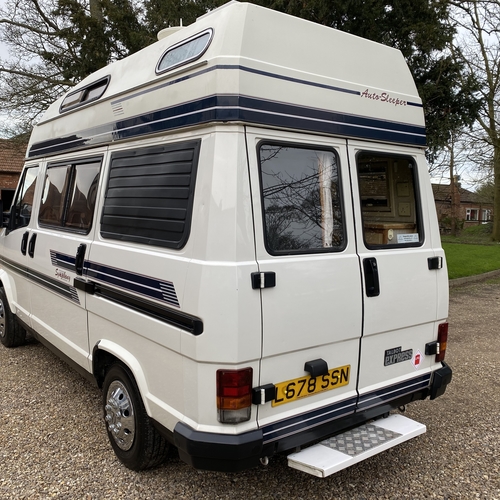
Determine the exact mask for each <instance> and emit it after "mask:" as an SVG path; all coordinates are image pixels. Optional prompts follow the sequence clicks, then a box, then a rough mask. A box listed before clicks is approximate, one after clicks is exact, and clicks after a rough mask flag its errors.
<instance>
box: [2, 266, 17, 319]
mask: <svg viewBox="0 0 500 500" xmlns="http://www.w3.org/2000/svg"><path fill="white" fill-rule="evenodd" d="M0 287H1V288H3V290H4V292H5V296H6V297H7V300H8V302H9V307H10V310H11V312H12V314H17V307H16V303H17V302H16V300H15V298H16V297H17V294H16V284H15V283H14V281H13V280H11V279H10V277H9V275H8V274H7V272H6V271H5V270H4V269H0Z"/></svg>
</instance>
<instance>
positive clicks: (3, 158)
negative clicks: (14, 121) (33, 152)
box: [0, 139, 26, 173]
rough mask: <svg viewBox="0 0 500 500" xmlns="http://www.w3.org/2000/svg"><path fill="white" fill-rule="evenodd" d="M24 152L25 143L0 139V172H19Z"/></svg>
mask: <svg viewBox="0 0 500 500" xmlns="http://www.w3.org/2000/svg"><path fill="white" fill-rule="evenodd" d="M25 153H26V144H21V143H19V142H17V141H12V140H9V139H0V172H13V173H19V172H21V170H22V168H23V164H24V156H25Z"/></svg>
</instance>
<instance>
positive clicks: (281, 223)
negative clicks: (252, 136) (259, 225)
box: [259, 144, 345, 254]
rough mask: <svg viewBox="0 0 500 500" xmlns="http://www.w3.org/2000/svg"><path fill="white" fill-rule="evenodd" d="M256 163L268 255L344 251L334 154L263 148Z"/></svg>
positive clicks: (288, 147)
mask: <svg viewBox="0 0 500 500" xmlns="http://www.w3.org/2000/svg"><path fill="white" fill-rule="evenodd" d="M259 160H260V168H261V179H262V196H263V202H264V226H265V237H266V245H267V248H268V251H269V252H270V253H271V254H279V253H307V252H318V251H338V250H342V249H343V248H344V247H345V235H344V220H343V213H342V203H341V193H340V182H339V164H338V157H337V155H336V153H335V152H334V151H331V150H322V149H314V148H306V147H296V146H286V145H282V144H263V145H261V146H260V150H259Z"/></svg>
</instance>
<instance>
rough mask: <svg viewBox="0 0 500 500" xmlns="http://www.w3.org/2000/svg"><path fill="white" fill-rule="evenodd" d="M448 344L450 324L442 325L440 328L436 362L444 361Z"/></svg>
mask: <svg viewBox="0 0 500 500" xmlns="http://www.w3.org/2000/svg"><path fill="white" fill-rule="evenodd" d="M447 343H448V323H441V324H440V325H439V326H438V346H439V347H438V349H439V350H438V352H437V354H436V362H438V361H444V356H445V354H446V344H447Z"/></svg>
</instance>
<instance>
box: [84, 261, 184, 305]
mask: <svg viewBox="0 0 500 500" xmlns="http://www.w3.org/2000/svg"><path fill="white" fill-rule="evenodd" d="M85 273H86V275H87V276H88V277H90V278H92V279H93V280H94V281H95V282H96V283H103V284H106V285H112V286H114V287H117V288H121V289H122V290H126V291H128V292H131V293H134V294H138V295H141V296H143V297H147V298H149V299H155V300H158V301H160V302H163V303H166V304H169V305H171V306H175V307H179V300H178V299H177V294H176V292H175V287H174V284H173V283H172V282H170V281H165V280H159V279H157V278H153V277H150V276H143V275H141V274H135V273H131V272H129V271H125V270H123V269H118V268H114V267H110V266H104V265H102V264H97V263H95V262H88V261H86V262H85Z"/></svg>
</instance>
